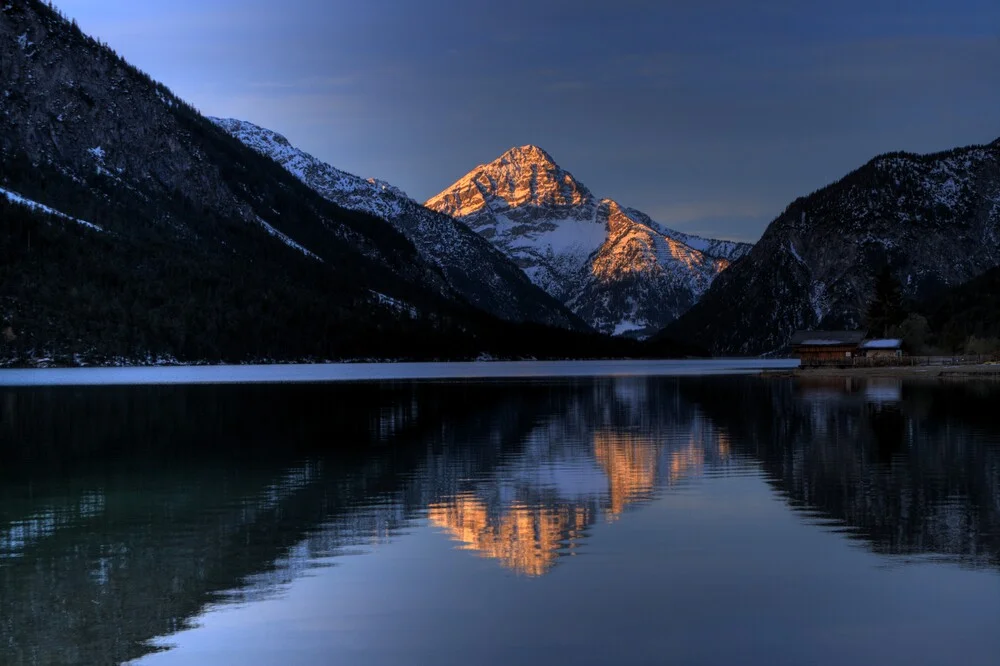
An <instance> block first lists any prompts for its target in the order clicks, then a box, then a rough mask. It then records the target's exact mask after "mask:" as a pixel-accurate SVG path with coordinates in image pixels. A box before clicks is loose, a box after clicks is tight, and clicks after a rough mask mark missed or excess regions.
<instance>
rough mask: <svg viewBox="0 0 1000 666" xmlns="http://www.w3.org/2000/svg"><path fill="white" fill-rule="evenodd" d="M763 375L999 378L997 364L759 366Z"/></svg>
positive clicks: (999, 370) (999, 366)
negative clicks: (833, 366) (771, 367)
mask: <svg viewBox="0 0 1000 666" xmlns="http://www.w3.org/2000/svg"><path fill="white" fill-rule="evenodd" d="M760 374H761V376H763V377H889V378H921V379H923V378H926V379H949V378H958V379H1000V365H901V366H885V367H868V368H863V367H862V368H823V367H811V368H795V369H793V370H785V371H781V370H777V371H775V370H762V371H761V373H760Z"/></svg>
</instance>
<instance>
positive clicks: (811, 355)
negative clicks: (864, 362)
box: [790, 331, 866, 365]
mask: <svg viewBox="0 0 1000 666" xmlns="http://www.w3.org/2000/svg"><path fill="white" fill-rule="evenodd" d="M865 333H866V331H796V332H795V334H794V335H793V336H792V341H791V343H790V344H791V347H792V353H793V354H794V355H795V356H796V358H798V359H799V360H801V361H802V365H820V364H832V363H836V362H838V361H840V362H846V363H850V362H851V359H852V358H854V357H855V356H856V355H857V354H858V348H859V345H860V344H861V342H862V341H863V340H864V339H865Z"/></svg>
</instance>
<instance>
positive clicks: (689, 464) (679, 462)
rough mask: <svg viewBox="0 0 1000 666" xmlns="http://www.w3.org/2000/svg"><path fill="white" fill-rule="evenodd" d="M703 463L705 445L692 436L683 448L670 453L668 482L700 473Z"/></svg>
mask: <svg viewBox="0 0 1000 666" xmlns="http://www.w3.org/2000/svg"><path fill="white" fill-rule="evenodd" d="M704 465H705V447H704V446H703V445H702V443H701V442H700V441H699V440H698V439H697V438H695V437H694V436H692V437H691V439H690V440H689V441H688V444H687V446H685V447H684V448H683V449H680V450H677V451H672V452H671V453H670V483H676V482H677V481H680V480H681V479H683V478H685V477H689V476H693V475H695V474H700V473H701V470H702V468H703V467H704Z"/></svg>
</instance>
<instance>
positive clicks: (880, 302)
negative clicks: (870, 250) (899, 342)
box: [865, 264, 906, 337]
mask: <svg viewBox="0 0 1000 666" xmlns="http://www.w3.org/2000/svg"><path fill="white" fill-rule="evenodd" d="M905 318H906V310H905V309H904V308H903V291H902V287H901V286H900V284H899V280H897V279H896V277H895V276H894V275H893V274H892V269H891V268H889V265H888V264H885V265H884V266H883V267H882V270H880V271H879V273H878V275H876V276H875V287H874V291H873V293H872V297H871V300H870V301H869V302H868V311H867V312H866V313H865V323H866V324H867V326H868V330H869V332H870V333H871V334H872V335H881V336H883V337H888V336H889V335H890V334H891V332H892V331H893V330H894V329H895V328H896V327H897V326H899V325H900V324H901V323H902V322H903V320H904V319H905Z"/></svg>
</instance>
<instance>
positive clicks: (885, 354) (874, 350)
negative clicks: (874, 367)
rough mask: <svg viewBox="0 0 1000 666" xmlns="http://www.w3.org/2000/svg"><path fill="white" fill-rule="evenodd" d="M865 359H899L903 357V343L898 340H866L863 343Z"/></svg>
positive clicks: (862, 348)
mask: <svg viewBox="0 0 1000 666" xmlns="http://www.w3.org/2000/svg"><path fill="white" fill-rule="evenodd" d="M861 353H862V354H864V356H865V358H899V357H900V356H902V355H903V341H902V340H898V339H896V338H884V339H873V340H865V341H864V342H862V343H861Z"/></svg>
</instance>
